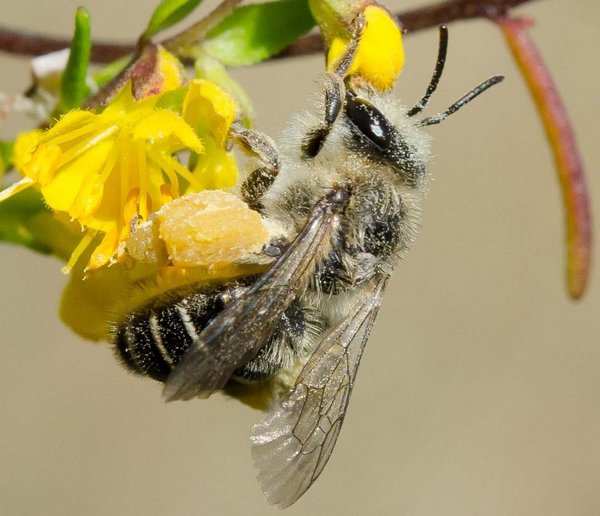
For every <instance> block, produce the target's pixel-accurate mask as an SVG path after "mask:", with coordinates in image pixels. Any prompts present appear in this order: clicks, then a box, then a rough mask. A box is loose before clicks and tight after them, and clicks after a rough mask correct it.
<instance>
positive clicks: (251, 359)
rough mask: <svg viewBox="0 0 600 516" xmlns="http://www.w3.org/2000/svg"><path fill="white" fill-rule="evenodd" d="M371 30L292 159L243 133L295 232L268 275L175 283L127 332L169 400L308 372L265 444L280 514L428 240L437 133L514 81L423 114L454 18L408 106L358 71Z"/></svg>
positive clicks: (292, 146) (237, 133) (120, 342)
mask: <svg viewBox="0 0 600 516" xmlns="http://www.w3.org/2000/svg"><path fill="white" fill-rule="evenodd" d="M363 25H364V21H362V20H361V19H360V18H358V21H357V22H356V23H355V29H354V35H353V38H352V41H351V43H350V44H349V45H348V48H347V49H346V51H345V53H344V54H343V55H342V56H341V57H340V59H339V60H338V61H337V66H336V68H335V69H334V71H333V72H331V73H328V74H326V75H325V77H324V80H323V88H324V95H321V98H320V99H319V101H318V106H317V110H316V113H305V114H304V115H302V116H301V117H299V118H298V119H296V121H295V123H294V125H293V126H292V127H291V128H290V129H289V130H287V132H285V133H284V135H283V138H282V142H283V143H282V149H281V153H280V152H278V151H277V149H276V148H275V145H274V143H273V142H272V141H271V140H270V139H269V138H268V137H266V136H264V135H262V134H260V133H258V132H255V131H252V130H248V129H244V128H243V127H242V126H241V125H240V126H235V127H234V129H233V131H232V135H231V136H232V138H233V139H234V140H235V141H236V142H237V143H239V144H240V145H241V146H242V147H243V148H245V149H246V150H249V151H250V152H251V153H252V154H253V155H254V156H256V157H257V159H258V161H259V163H260V166H259V167H258V168H257V169H255V170H253V171H252V172H251V173H250V174H248V175H247V177H246V179H245V181H244V183H243V184H242V185H241V187H240V191H239V198H241V199H242V200H243V201H244V202H245V203H246V205H247V206H249V207H251V208H252V209H253V210H255V211H256V212H258V213H260V215H261V216H262V217H263V219H265V220H267V221H271V222H274V223H275V226H276V227H278V228H283V229H282V230H281V231H280V233H279V234H276V235H272V237H271V238H270V239H269V241H268V242H266V244H265V245H264V246H263V248H262V251H261V252H260V253H258V254H257V255H256V256H255V258H256V262H257V263H263V264H264V263H267V264H268V266H267V267H266V270H265V272H263V273H261V274H252V275H247V276H241V277H237V278H233V279H221V280H220V281H213V282H211V283H206V282H204V283H200V284H191V285H185V286H181V287H178V288H176V289H172V290H170V291H168V292H166V293H163V294H162V295H160V296H157V297H155V298H153V299H151V300H150V301H149V302H146V303H145V304H144V305H143V306H141V307H137V308H135V309H134V310H132V311H130V312H129V313H128V314H127V315H126V316H125V317H124V318H122V319H121V320H120V321H119V322H118V324H116V327H115V329H114V344H115V349H116V352H117V354H118V356H119V358H120V359H121V361H122V362H123V363H124V364H125V365H126V366H127V367H129V368H130V369H131V370H133V371H135V372H137V373H140V374H144V375H147V376H150V377H153V378H155V379H157V380H160V381H163V382H165V387H164V395H165V397H166V398H167V400H177V399H190V398H195V397H200V398H206V397H208V396H210V395H211V394H212V393H214V392H216V391H219V390H223V389H225V390H227V389H234V390H235V389H242V390H243V389H244V388H246V387H248V388H251V387H252V386H253V385H256V384H261V383H265V382H269V381H270V380H272V379H273V378H284V379H288V378H290V377H291V378H292V379H291V380H284V381H283V384H284V385H286V388H285V389H284V391H285V392H282V393H281V395H280V396H279V397H277V398H276V399H275V401H274V403H273V404H272V405H271V407H270V409H269V411H268V413H267V416H266V418H265V419H264V421H263V422H261V423H259V424H257V425H255V426H254V428H253V430H252V437H251V440H252V447H253V457H254V461H255V464H256V466H257V468H258V470H259V473H258V479H259V482H260V484H261V486H262V488H263V490H264V492H265V494H266V496H267V498H268V500H269V502H270V503H273V504H277V505H279V506H280V507H287V506H289V505H291V504H293V503H294V502H295V501H296V500H297V499H298V498H299V497H300V496H302V494H304V492H305V491H306V490H307V489H308V488H309V487H310V486H311V485H312V484H313V482H314V481H315V480H316V479H317V477H318V476H319V475H320V474H321V472H322V470H323V468H324V467H325V465H326V463H327V461H328V459H329V457H330V455H331V452H332V450H333V447H334V446H335V443H336V440H337V436H338V434H339V432H340V429H341V426H342V423H343V421H344V416H345V414H346V409H347V406H348V402H349V398H350V393H351V391H352V387H353V385H354V379H355V376H356V371H357V368H358V365H359V362H360V358H361V355H362V352H363V349H364V346H365V344H366V342H367V339H368V337H369V333H370V331H371V328H372V326H373V323H374V321H375V317H376V315H377V311H378V308H379V306H380V303H381V300H382V296H383V292H384V290H385V285H386V281H387V279H388V277H389V276H390V274H391V272H392V270H393V269H394V267H395V266H396V264H397V263H398V262H399V261H400V259H401V258H402V257H403V256H404V255H405V253H406V252H407V251H408V249H409V248H410V247H411V245H412V243H413V241H414V240H415V237H416V234H417V231H418V227H419V221H420V211H421V201H422V198H423V196H424V193H425V190H426V187H427V182H428V172H427V167H428V163H429V161H430V145H429V137H428V136H427V135H426V134H425V133H424V131H423V129H422V128H423V127H425V126H429V125H433V124H437V123H439V122H441V121H442V120H443V119H444V118H446V117H447V116H448V115H450V114H452V113H454V112H455V111H457V110H458V109H460V108H461V107H462V106H464V105H465V104H467V103H468V102H470V101H471V100H472V99H474V98H475V97H476V96H478V95H479V94H480V93H482V92H483V91H485V90H486V89H488V88H489V87H491V86H492V85H494V84H496V83H498V82H499V81H501V80H502V77H493V78H491V79H488V80H487V81H485V82H483V83H481V84H480V85H479V86H477V87H476V88H474V89H473V90H471V91H470V92H469V93H467V94H466V95H465V96H464V97H462V98H461V99H460V100H458V101H457V102H456V103H454V104H453V105H452V106H450V107H449V108H448V109H447V110H446V111H444V112H442V113H438V114H436V115H433V116H431V117H428V118H418V117H417V116H416V115H418V114H419V113H420V112H421V111H422V110H423V109H424V108H425V107H426V106H427V104H428V101H429V99H430V97H431V95H432V93H433V92H434V91H435V89H436V87H437V84H438V81H439V79H440V76H441V73H442V70H443V67H444V62H445V57H446V49H447V41H448V34H447V29H446V27H441V28H440V46H439V51H438V60H437V64H436V67H435V71H434V74H433V76H432V79H431V81H430V84H429V86H428V88H427V91H426V94H425V95H424V97H423V98H422V99H421V100H420V101H419V102H418V103H417V104H416V105H415V107H413V108H412V109H407V108H405V107H404V106H401V105H400V104H399V103H398V102H397V101H396V99H394V98H393V97H392V96H391V95H389V94H381V93H379V92H376V91H374V90H373V89H372V88H370V87H369V85H368V84H366V83H365V82H364V81H361V80H360V79H358V78H356V77H353V76H349V75H348V69H349V67H350V65H351V63H352V60H353V58H354V54H355V52H356V48H357V46H358V43H359V41H360V35H361V32H362V27H363ZM286 381H287V383H286Z"/></svg>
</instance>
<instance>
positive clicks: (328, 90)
mask: <svg viewBox="0 0 600 516" xmlns="http://www.w3.org/2000/svg"><path fill="white" fill-rule="evenodd" d="M364 27H365V18H364V16H363V15H362V14H360V15H358V16H357V17H356V18H355V20H354V22H353V31H352V39H351V40H350V43H348V46H347V47H346V49H345V50H344V53H343V54H342V55H341V56H340V57H339V58H338V60H337V62H336V65H335V67H334V69H333V71H332V72H329V73H327V74H326V75H325V117H324V121H323V123H322V124H321V125H319V126H318V127H316V128H315V129H313V130H312V131H309V133H308V134H307V136H306V139H305V140H304V141H303V142H302V158H303V159H312V158H314V157H316V156H317V154H319V152H320V151H321V149H322V148H323V144H324V143H325V140H326V139H327V136H328V135H329V133H330V132H331V128H332V127H333V124H334V123H335V121H336V120H337V117H338V115H339V114H340V111H341V110H342V107H343V106H344V99H345V97H346V86H345V85H344V79H345V77H346V75H348V70H349V69H350V66H351V65H352V62H353V61H354V58H355V57H356V51H357V49H358V44H359V42H360V38H361V35H362V32H363V29H364Z"/></svg>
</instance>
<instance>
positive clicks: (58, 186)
mask: <svg viewBox="0 0 600 516" xmlns="http://www.w3.org/2000/svg"><path fill="white" fill-rule="evenodd" d="M195 82H196V81H194V82H193V83H192V85H191V86H190V88H189V90H188V93H187V97H186V99H185V100H184V105H189V104H190V103H192V102H197V103H198V102H200V101H202V102H203V103H204V104H206V105H207V106H209V107H210V106H211V104H212V102H213V99H214V102H215V106H216V107H215V108H214V110H213V111H214V112H215V113H219V116H220V119H219V120H218V123H217V125H214V126H213V125H212V124H213V122H214V120H212V119H210V120H208V119H207V120H200V119H199V117H202V116H204V115H205V114H206V113H207V111H210V110H208V109H204V110H197V112H195V113H192V112H190V113H187V114H186V115H187V116H186V117H185V119H184V117H183V116H181V115H179V114H178V113H176V112H175V111H173V110H170V109H164V108H159V107H157V103H158V102H159V101H160V99H161V96H159V95H154V96H148V97H145V98H143V99H141V100H135V99H134V98H133V95H132V93H131V87H130V85H129V84H127V85H126V86H125V87H124V88H123V89H122V90H121V91H120V93H119V94H118V95H117V96H116V97H115V98H114V99H113V100H112V101H111V103H110V104H109V105H108V106H107V107H106V108H105V109H104V111H102V112H101V113H99V114H95V113H92V112H89V111H83V110H74V111H71V112H70V113H67V114H66V115H64V116H63V117H62V118H61V119H60V120H59V121H58V122H57V123H56V124H55V125H54V126H52V127H51V128H50V129H48V130H47V131H45V132H43V133H41V132H31V133H26V134H24V135H22V136H21V137H20V138H19V139H18V140H17V142H16V145H15V163H16V164H18V168H19V171H20V172H21V174H22V175H24V176H25V177H24V179H22V180H21V181H19V182H18V183H16V184H15V185H13V186H12V187H10V188H8V189H7V190H5V191H4V192H2V193H0V201H1V200H2V199H3V198H6V197H8V196H9V195H12V194H14V193H16V192H18V191H20V190H22V189H23V188H26V187H28V186H31V185H36V186H37V187H39V188H40V189H41V192H42V195H43V196H44V199H45V202H46V203H47V205H48V206H49V207H50V208H52V209H53V210H55V211H57V212H66V213H67V214H68V215H69V216H70V217H71V219H72V220H75V221H77V222H79V224H80V225H81V226H82V228H83V230H84V231H85V234H84V237H83V238H82V240H81V242H80V243H79V245H78V246H77V247H76V249H75V250H74V251H73V254H72V255H71V258H70V259H69V262H68V264H67V266H66V270H70V269H71V268H72V267H73V265H74V264H75V263H76V261H77V260H78V259H79V257H80V256H81V255H82V254H83V253H84V251H85V250H86V249H87V248H88V247H89V246H91V245H92V244H96V243H97V242H98V239H97V238H96V237H97V235H98V233H100V234H102V238H101V240H100V242H99V244H98V245H97V247H96V248H95V249H94V251H93V252H92V253H91V256H90V259H89V261H88V263H87V270H94V269H97V268H99V267H101V266H103V265H106V264H108V263H112V262H113V261H115V259H117V258H118V255H119V250H120V246H121V243H122V242H124V240H125V239H127V238H128V236H129V234H130V230H131V227H132V225H134V226H135V224H137V222H138V221H140V220H147V219H148V217H149V215H150V214H151V213H152V212H154V211H156V210H158V209H159V208H160V207H161V206H163V205H164V204H166V203H167V202H169V201H171V200H172V199H173V198H176V197H179V196H180V195H182V194H183V193H184V192H186V191H198V190H201V189H203V188H205V187H206V185H207V183H208V184H210V185H211V186H215V187H220V188H222V187H224V186H230V185H231V178H232V177H233V181H234V182H235V175H236V170H237V169H236V168H235V163H234V162H233V165H231V164H229V165H228V169H227V173H226V174H225V175H226V176H227V177H226V178H225V179H223V180H220V179H214V178H211V177H210V176H211V174H212V171H211V170H207V169H203V170H202V171H203V173H205V174H206V177H200V176H199V174H198V173H197V172H191V171H190V170H189V169H188V168H187V167H185V166H184V165H182V164H181V162H180V161H179V160H178V159H177V157H176V156H174V154H175V153H177V152H179V151H183V150H187V151H191V153H192V156H197V155H201V154H202V153H203V152H204V149H205V146H204V145H203V143H202V141H201V140H202V139H206V140H207V142H209V143H210V145H211V149H212V146H213V145H216V146H215V150H214V151H213V150H211V155H209V156H207V159H209V160H213V161H214V160H215V159H216V158H218V159H216V161H217V162H218V163H217V164H220V163H221V162H224V163H229V162H230V157H229V153H227V152H225V150H224V148H223V147H224V143H225V139H226V136H227V133H228V131H229V125H230V124H231V121H232V120H233V117H234V116H235V103H233V101H231V103H230V104H227V103H225V104H227V109H226V110H225V115H223V113H220V111H219V110H221V111H223V109H222V106H223V105H224V100H223V95H225V94H224V93H222V92H221V91H220V90H218V91H216V90H211V89H210V88H204V90H203V92H202V93H198V92H197V91H196V90H197V86H196V85H195ZM211 95H212V97H211ZM184 111H185V110H184ZM202 124H204V126H203V127H204V130H203V131H202V138H201V137H200V136H199V135H198V134H197V133H196V131H195V130H194V128H193V127H200V126H201V125H202ZM213 154H214V155H213ZM197 162H198V163H200V162H201V159H198V160H197ZM219 174H220V175H221V176H222V175H223V174H222V173H221V172H219V171H218V170H217V172H216V175H217V176H218V175H219ZM180 181H181V182H182V183H183V186H181V185H180Z"/></svg>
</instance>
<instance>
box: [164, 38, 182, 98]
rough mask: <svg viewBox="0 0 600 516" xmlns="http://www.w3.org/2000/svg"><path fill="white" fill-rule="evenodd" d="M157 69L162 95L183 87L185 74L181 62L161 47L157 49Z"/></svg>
mask: <svg viewBox="0 0 600 516" xmlns="http://www.w3.org/2000/svg"><path fill="white" fill-rule="evenodd" d="M158 68H159V70H160V71H161V75H162V78H163V83H162V87H161V92H162V93H164V92H167V91H171V90H175V89H177V88H179V87H180V86H182V85H183V83H184V81H185V72H184V70H183V67H182V66H181V61H180V60H179V59H177V58H176V57H175V56H174V55H173V54H171V53H170V52H168V51H167V50H165V49H164V47H161V46H159V47H158Z"/></svg>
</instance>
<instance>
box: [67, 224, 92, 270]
mask: <svg viewBox="0 0 600 516" xmlns="http://www.w3.org/2000/svg"><path fill="white" fill-rule="evenodd" d="M95 237H96V232H95V231H87V232H86V233H85V235H84V236H83V238H82V239H81V240H80V241H79V243H78V244H77V247H76V248H75V250H74V251H73V252H72V253H71V257H70V258H69V261H68V262H67V265H65V266H64V267H63V268H62V269H61V272H62V273H63V274H69V272H71V269H73V267H75V264H76V263H77V262H78V261H79V258H81V255H82V254H83V253H84V251H85V250H86V249H87V248H88V247H89V245H90V244H91V243H92V241H93V240H94V238H95Z"/></svg>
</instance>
